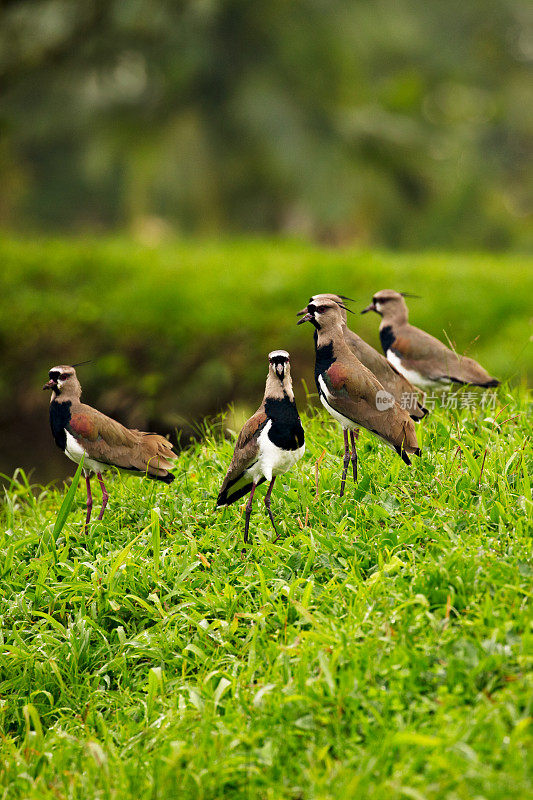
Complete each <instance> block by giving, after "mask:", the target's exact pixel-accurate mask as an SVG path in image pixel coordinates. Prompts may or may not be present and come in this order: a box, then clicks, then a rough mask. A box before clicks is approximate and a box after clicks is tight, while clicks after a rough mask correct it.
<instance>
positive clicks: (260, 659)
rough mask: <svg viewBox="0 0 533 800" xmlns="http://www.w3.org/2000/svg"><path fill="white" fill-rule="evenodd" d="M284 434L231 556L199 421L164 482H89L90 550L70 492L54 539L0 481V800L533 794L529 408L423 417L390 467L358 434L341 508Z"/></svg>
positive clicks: (218, 457) (327, 451)
mask: <svg viewBox="0 0 533 800" xmlns="http://www.w3.org/2000/svg"><path fill="white" fill-rule="evenodd" d="M402 288H403V287H402ZM304 427H305V429H306V434H307V448H308V449H307V453H306V456H305V458H304V459H303V460H302V461H301V462H300V463H299V465H298V467H297V469H295V470H294V472H292V473H290V474H289V475H287V476H285V477H284V478H282V479H281V480H280V481H279V484H280V485H279V486H278V487H277V491H276V492H275V494H274V496H273V509H274V514H275V516H276V517H277V519H278V520H280V521H281V526H282V528H283V531H284V534H285V535H284V538H282V539H281V540H279V541H278V542H277V543H273V541H272V539H273V537H272V532H271V530H270V527H269V524H268V520H267V518H266V515H265V513H264V509H263V507H262V504H261V503H258V505H257V510H256V512H255V513H254V516H253V518H252V526H253V535H254V537H253V544H252V546H251V547H249V548H248V550H247V552H246V553H245V554H243V553H242V552H241V551H242V525H243V513H242V506H241V507H237V506H234V507H231V508H230V509H227V510H225V511H224V512H222V513H220V512H217V513H215V512H214V511H213V506H214V501H215V498H216V494H217V490H218V487H219V485H220V483H221V480H222V477H223V474H224V471H225V468H226V466H227V463H228V461H229V459H230V456H231V452H232V447H233V440H232V439H224V438H223V436H222V426H221V425H219V426H215V427H214V428H213V429H210V430H209V431H208V432H207V437H206V439H205V440H204V441H203V442H202V443H199V444H197V445H195V446H194V447H193V448H192V449H190V450H187V451H184V452H183V453H182V455H181V457H180V461H179V464H178V468H177V471H176V474H177V479H176V481H175V482H174V484H173V485H172V486H171V487H168V488H167V487H165V486H160V485H156V484H154V483H152V482H149V481H147V480H134V479H123V478H121V477H120V476H116V477H115V478H113V479H111V480H110V482H109V485H110V488H111V500H110V505H109V507H108V512H107V514H106V517H105V519H104V521H103V523H99V522H94V523H93V524H92V525H91V528H90V531H89V534H88V535H87V536H85V535H84V534H83V531H82V525H83V518H84V512H85V506H84V502H85V497H84V494H85V489H84V486H83V487H82V486H80V487H79V488H78V491H77V494H76V498H75V502H74V506H73V509H72V511H71V514H70V516H69V518H68V519H67V521H66V523H65V525H64V527H63V528H62V530H61V531H60V532H59V534H58V535H57V536H56V537H55V538H54V536H53V529H54V523H55V520H56V517H57V514H58V511H59V508H60V506H61V502H62V500H63V498H64V491H58V490H57V489H54V488H48V489H44V490H42V491H41V492H40V493H39V494H38V495H37V496H34V494H33V493H32V492H31V491H30V488H29V486H28V485H27V482H26V481H25V479H24V476H23V475H20V474H19V475H18V476H17V477H16V478H15V479H14V480H13V482H12V484H11V486H10V488H9V490H8V492H7V495H6V502H5V504H4V506H3V509H2V516H3V519H2V520H1V522H2V525H1V531H2V532H1V534H0V565H1V566H0V569H1V574H2V577H1V579H0V620H1V634H2V637H3V644H2V650H1V655H0V658H1V683H0V696H1V700H0V703H1V705H0V711H1V717H0V719H1V726H2V728H1V730H2V737H1V744H0V748H1V751H0V761H1V764H2V766H1V767H0V785H1V787H2V789H3V794H2V795H1V796H2V797H5V798H9V800H15V798H17V799H18V798H21V799H22V798H25V799H27V800H33V799H34V798H35V799H37V798H38V800H45V799H46V800H47V799H48V798H50V799H52V798H54V800H56V799H57V798H69V799H70V798H76V799H77V800H89V799H92V798H113V800H124V798H132V800H133V799H134V798H135V800H137V799H138V798H142V800H144V798H146V799H148V798H161V800H168V799H169V798H198V800H200V799H201V800H209V799H210V798H213V800H215V798H217V800H218V798H250V799H252V798H253V799H254V800H255V798H261V799H264V800H279V798H287V799H289V798H291V799H292V800H303V799H304V798H305V800H307V799H308V798H320V799H322V798H324V800H326V799H327V798H375V799H376V800H382V799H383V800H394V799H395V798H398V799H400V798H407V799H408V800H434V799H435V798H446V800H473V798H476V800H482V798H483V799H484V800H496V799H497V798H498V800H524V798H526V797H528V796H529V797H530V796H531V788H532V787H531V769H530V767H531V761H530V759H531V746H532V743H533V741H532V735H531V728H530V725H529V723H530V714H531V697H532V692H531V689H532V683H533V682H532V680H531V671H530V667H531V654H532V648H531V644H532V635H531V615H530V609H529V607H528V600H530V598H531V576H532V574H533V570H532V565H531V560H530V556H531V539H530V534H531V529H532V522H533V504H532V500H531V485H530V482H529V477H528V475H529V474H530V473H531V471H532V469H533V457H532V448H531V434H532V425H531V399H530V397H528V396H527V395H526V394H525V392H523V391H520V390H517V389H515V390H513V391H512V393H510V392H509V391H508V390H507V389H505V388H502V389H500V391H499V400H498V403H497V406H496V408H495V409H494V410H493V409H490V408H489V409H487V408H485V409H483V408H481V407H480V406H479V405H477V406H476V407H474V408H465V409H459V410H453V409H437V410H435V412H434V413H433V414H432V415H431V417H429V418H428V419H427V420H426V421H424V423H422V425H420V426H419V427H418V431H419V435H420V437H421V440H422V446H423V451H424V452H423V457H422V458H420V459H416V460H415V463H414V464H413V466H412V468H411V469H409V468H407V467H406V466H405V465H403V464H402V462H401V461H400V459H398V458H396V457H395V456H394V454H392V453H390V452H389V451H388V450H386V449H385V448H383V447H382V446H380V445H379V444H377V443H376V442H375V440H372V441H371V439H370V437H369V436H366V435H362V437H361V440H360V442H361V445H360V464H361V470H360V473H361V474H360V481H359V484H358V486H357V488H355V489H354V488H353V486H349V488H348V491H347V494H346V496H345V497H344V498H343V499H342V500H340V499H339V498H338V497H337V492H338V488H339V479H340V460H341V450H342V447H341V441H342V437H341V436H340V432H339V429H338V428H337V426H336V425H335V424H334V423H333V422H332V421H331V420H330V419H329V418H327V417H326V416H325V414H323V413H321V412H316V411H313V410H312V409H311V408H310V409H309V410H308V411H307V412H306V414H305V415H304ZM263 493H264V490H263V487H261V489H260V490H258V493H257V494H258V495H259V494H261V495H262V494H263ZM95 495H96V492H95Z"/></svg>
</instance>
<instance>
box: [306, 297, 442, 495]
mask: <svg viewBox="0 0 533 800" xmlns="http://www.w3.org/2000/svg"><path fill="white" fill-rule="evenodd" d="M321 300H333V301H334V302H335V303H337V305H338V306H339V308H340V310H341V317H342V335H343V336H344V341H345V342H346V344H347V345H348V347H349V348H350V350H351V351H352V353H353V354H354V356H356V358H358V359H359V361H360V362H361V364H363V365H364V366H365V367H366V368H367V369H369V370H370V372H372V374H373V375H375V376H376V378H377V379H378V381H379V382H380V383H381V385H382V387H383V388H384V389H385V391H386V392H389V394H391V395H392V396H393V397H394V399H395V400H396V402H397V403H398V405H401V407H402V408H405V410H406V411H407V413H408V414H409V416H410V417H411V419H413V420H414V421H415V422H419V421H420V420H421V419H423V418H424V417H425V416H426V414H428V413H429V412H428V410H427V408H424V407H423V406H422V404H421V403H420V402H419V401H418V391H417V389H416V388H415V387H414V386H413V384H412V383H410V382H409V381H408V380H407V378H405V377H404V376H403V375H401V374H400V373H399V372H397V370H396V369H395V368H394V367H393V366H392V365H391V364H390V363H389V362H388V361H387V359H386V358H385V356H382V355H381V353H378V351H377V350H375V349H374V348H373V347H372V345H370V344H368V343H367V342H365V340H364V339H362V338H361V337H360V336H358V335H357V334H356V333H354V332H353V331H352V330H350V328H348V319H347V313H346V312H347V311H348V310H349V309H347V307H346V306H345V305H344V301H345V300H349V298H348V297H345V296H344V295H338V294H315V295H313V297H311V298H310V299H309V302H310V303H314V305H320V302H321ZM306 312H307V309H306V308H305V309H302V310H301V311H299V312H298V314H297V316H299V317H301V316H303V315H304V314H305V313H306ZM358 434H359V431H358V430H355V431H350V437H351V442H352V455H351V460H352V467H353V471H354V480H357V450H356V446H355V439H356V438H357V436H358Z"/></svg>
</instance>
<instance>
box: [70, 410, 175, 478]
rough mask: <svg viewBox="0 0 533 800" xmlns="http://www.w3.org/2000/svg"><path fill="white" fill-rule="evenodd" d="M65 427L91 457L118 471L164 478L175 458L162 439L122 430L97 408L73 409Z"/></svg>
mask: <svg viewBox="0 0 533 800" xmlns="http://www.w3.org/2000/svg"><path fill="white" fill-rule="evenodd" d="M66 428H67V431H68V432H69V433H70V434H71V435H72V436H73V437H74V438H75V439H76V441H77V442H78V444H80V445H81V447H83V449H84V450H85V452H86V453H87V455H88V456H89V457H90V458H93V459H95V460H96V461H100V462H101V463H103V464H110V465H113V466H115V467H119V468H121V469H130V470H136V471H142V472H148V473H149V474H152V475H164V474H166V472H167V470H169V469H171V468H172V467H173V463H172V462H173V461H174V460H175V459H176V458H177V456H176V454H175V453H174V451H173V450H172V445H171V444H170V442H169V441H168V440H167V439H165V438H164V437H163V436H159V434H157V433H144V432H142V431H138V430H130V429H129V428H125V427H124V425H121V424H120V422H116V420H114V419H111V418H110V417H107V416H106V415H105V414H102V413H101V412H99V411H96V409H92V408H88V407H87V408H83V407H82V408H80V409H77V410H74V411H73V413H72V415H71V418H70V421H69V423H68V425H67V426H66Z"/></svg>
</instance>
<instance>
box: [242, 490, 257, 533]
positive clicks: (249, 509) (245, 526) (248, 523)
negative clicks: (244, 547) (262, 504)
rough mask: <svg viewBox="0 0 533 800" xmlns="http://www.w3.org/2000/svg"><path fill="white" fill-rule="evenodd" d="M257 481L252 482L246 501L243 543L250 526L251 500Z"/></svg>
mask: <svg viewBox="0 0 533 800" xmlns="http://www.w3.org/2000/svg"><path fill="white" fill-rule="evenodd" d="M256 486H257V483H252V491H251V492H250V497H249V498H248V502H247V503H246V521H245V523H244V543H245V544H246V542H247V541H248V528H249V527H250V515H251V513H252V502H253V499H254V492H255V489H256Z"/></svg>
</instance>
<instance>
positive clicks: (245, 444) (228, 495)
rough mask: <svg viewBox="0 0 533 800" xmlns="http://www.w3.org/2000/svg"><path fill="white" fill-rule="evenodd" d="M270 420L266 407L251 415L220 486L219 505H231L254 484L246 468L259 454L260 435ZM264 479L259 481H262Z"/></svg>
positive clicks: (240, 435)
mask: <svg viewBox="0 0 533 800" xmlns="http://www.w3.org/2000/svg"><path fill="white" fill-rule="evenodd" d="M267 422H268V417H267V415H266V414H265V411H264V407H263V406H261V408H260V409H259V410H258V411H256V413H255V414H254V415H253V417H250V419H249V420H247V422H245V423H244V426H243V428H242V430H241V432H240V434H239V438H238V439H237V443H236V445H235V450H234V452H233V458H232V459H231V462H230V465H229V467H228V471H227V473H226V477H225V478H224V481H223V483H222V486H221V488H220V492H219V494H218V498H217V506H226V505H228V506H229V505H231V503H234V502H235V501H236V500H239V498H241V497H243V496H244V495H245V494H247V493H248V492H249V491H250V489H251V486H252V481H251V480H249V479H248V478H247V477H246V476H245V474H244V473H245V472H246V470H247V469H248V468H249V467H251V466H252V464H253V463H254V462H255V461H256V460H257V456H258V455H259V436H260V434H261V431H262V430H263V428H264V427H265V425H266V423H267ZM263 480H264V479H262V480H261V481H259V483H262V482H263Z"/></svg>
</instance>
